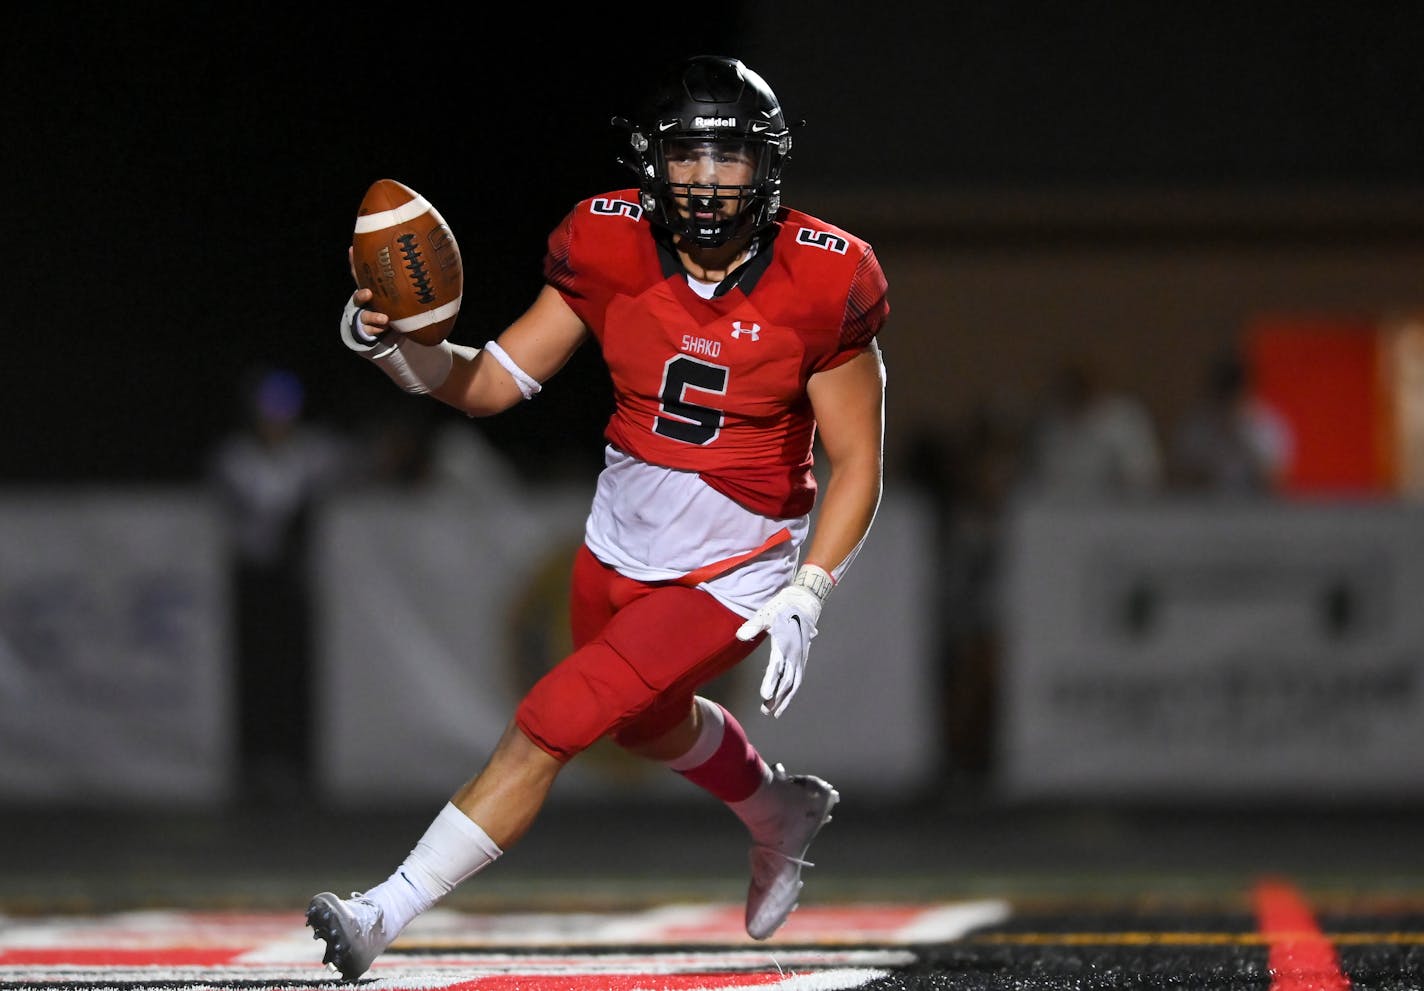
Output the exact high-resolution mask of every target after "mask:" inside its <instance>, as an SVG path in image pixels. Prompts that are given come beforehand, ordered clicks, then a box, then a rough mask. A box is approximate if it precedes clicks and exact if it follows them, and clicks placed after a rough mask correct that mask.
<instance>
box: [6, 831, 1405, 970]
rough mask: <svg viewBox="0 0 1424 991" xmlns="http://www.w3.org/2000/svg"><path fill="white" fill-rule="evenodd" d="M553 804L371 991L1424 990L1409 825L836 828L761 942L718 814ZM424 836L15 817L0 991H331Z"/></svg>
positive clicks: (736, 835)
mask: <svg viewBox="0 0 1424 991" xmlns="http://www.w3.org/2000/svg"><path fill="white" fill-rule="evenodd" d="M711 811H712V813H713V814H708V812H709V810H707V809H700V810H668V809H661V810H651V809H621V808H620V809H602V810H597V809H577V810H574V809H559V808H557V807H553V808H550V809H549V810H548V811H547V812H546V814H545V816H544V817H543V818H542V819H541V821H540V822H539V823H536V826H535V829H534V830H533V831H532V832H531V833H530V835H529V836H528V837H526V839H525V841H524V842H523V843H522V844H520V845H519V846H517V847H515V849H514V850H512V851H510V852H509V853H508V854H507V855H506V857H505V858H504V859H502V860H501V861H500V862H498V863H497V864H496V865H494V866H493V867H492V868H490V869H489V870H488V871H486V872H485V873H484V874H481V875H479V876H478V877H476V878H473V879H471V880H470V881H468V882H466V884H465V885H464V886H462V887H461V888H460V889H458V890H457V891H456V892H455V893H454V894H452V895H451V896H450V897H449V898H448V899H447V900H446V901H445V902H443V903H442V904H441V905H440V906H439V907H438V908H437V909H436V910H434V911H432V912H431V913H429V914H427V915H426V916H424V917H422V918H420V919H419V920H417V921H416V923H414V924H413V925H412V926H411V927H410V928H409V929H407V930H406V932H405V933H403V934H402V936H401V938H400V939H399V940H397V942H396V943H395V944H394V945H393V946H392V947H391V948H390V949H389V950H388V951H387V952H386V954H384V955H383V956H382V957H381V958H379V959H378V960H377V962H376V964H375V965H374V966H373V967H372V969H371V971H370V972H369V973H368V974H367V975H366V977H365V978H363V981H362V984H363V986H370V987H371V988H373V989H392V991H403V989H417V988H431V989H435V988H459V989H468V991H515V989H529V991H551V989H608V991H654V989H668V991H672V989H679V991H682V989H688V991H691V989H698V988H751V987H757V988H761V987H783V988H796V989H826V991H830V989H838V988H866V989H875V991H888V989H918V988H936V989H938V988H943V989H949V988H965V989H1039V988H1043V989H1050V988H1055V989H1056V988H1063V989H1072V988H1082V989H1094V988H1143V989H1147V988H1172V989H1196V988H1221V989H1245V988H1259V989H1270V991H1307V989H1327V991H1334V989H1344V988H1358V989H1405V988H1424V870H1422V869H1421V867H1424V849H1421V843H1420V840H1421V835H1424V827H1421V825H1420V820H1421V816H1420V815H1419V814H1417V813H1416V812H1415V811H1414V810H1411V809H1397V810H1392V811H1386V812H1380V811H1373V812H1365V811H1358V810H1357V811H1338V810H1333V811H1327V810H1320V809H1306V808H1300V809H1275V810H1271V811H1268V812H1263V811H1260V810H1221V809H1215V810H1195V811H1191V810H1181V809H1177V810H1157V811H1123V810H1115V811H1105V810H1101V809H1097V810H1093V809H1061V808H1060V809H1052V810H1014V811H1007V810H1002V809H994V808H977V809H975V808H967V807H966V808H958V809H952V808H949V809H946V808H897V809H865V808H861V809H857V808H856V807H855V806H850V807H849V809H848V810H842V811H840V812H838V815H837V817H836V821H835V822H833V823H832V824H831V825H830V826H829V827H828V828H827V830H826V831H825V833H824V834H823V835H822V837H821V838H820V839H819V840H818V842H817V845H816V846H815V847H814V848H813V850H812V860H814V861H815V863H816V866H815V867H814V868H812V869H811V870H809V871H808V873H807V887H806V890H805V892H804V895H803V899H802V905H801V907H800V908H799V909H798V910H797V911H796V912H795V913H793V915H792V916H791V918H790V920H789V921H788V922H787V924H786V926H785V927H784V928H783V929H782V930H781V931H780V932H779V933H777V934H776V936H774V937H773V938H772V939H770V940H768V941H765V942H756V941H753V940H750V939H748V938H747V937H746V935H745V934H744V932H743V931H742V929H741V904H740V899H741V893H742V888H743V886H744V884H745V876H744V874H743V872H742V864H743V863H744V861H745V855H746V851H745V848H744V846H743V842H742V838H741V835H740V832H739V827H738V826H737V825H736V823H735V822H734V821H732V820H730V819H728V818H726V817H725V814H719V813H720V810H715V809H714V810H711ZM427 818H428V817H426V816H423V815H420V814H415V815H412V814H408V813H407V814H400V815H395V814H391V815H385V816H370V815H367V816H356V815H354V814H353V813H349V812H348V813H345V814H340V815H338V814H335V813H331V812H318V811H315V810H306V811H287V812H270V811H269V812H254V811H251V810H236V811H234V812H232V813H229V814H213V813H210V812H209V813H181V812H180V813H168V814H162V815H155V814H152V813H141V812H135V813H130V814H122V813H120V814H114V813H108V814H103V815H100V814H85V813H83V812H79V811H73V812H66V813H58V812H52V811H50V812H43V813H37V812H20V813H16V812H15V811H14V810H10V812H9V813H8V814H6V815H5V816H4V824H3V826H0V836H3V838H4V848H3V853H2V854H0V911H2V912H3V916H0V989H20V988H26V989H28V988H36V989H40V988H43V989H56V991H57V989H64V988H82V989H93V991H98V989H109V988H116V989H125V991H140V989H146V988H164V989H188V988H191V989H205V988H215V989H234V991H238V989H241V991H260V989H265V988H302V987H337V986H339V983H340V982H339V980H338V978H337V977H336V975H334V974H332V973H331V972H330V971H328V970H326V969H325V968H324V967H323V966H322V965H321V963H320V960H321V955H322V946H321V944H320V943H317V942H314V941H313V940H312V938H311V933H310V931H309V930H307V929H306V928H305V926H304V924H303V912H304V910H305V907H306V901H307V899H308V898H309V897H310V895H311V894H313V893H315V892H316V891H318V890H327V889H329V890H334V891H337V892H338V893H340V894H343V895H344V894H346V893H348V892H349V891H350V890H355V889H357V888H362V887H367V886H369V885H370V884H372V883H374V882H375V881H378V880H381V879H383V878H384V877H385V875H386V874H387V873H389V871H390V870H391V868H393V867H394V866H395V864H396V863H398V862H399V860H400V859H401V858H402V857H403V856H404V854H405V852H406V850H408V848H409V847H410V845H411V844H412V843H413V842H414V840H415V839H416V838H418V836H419V833H420V831H421V830H422V829H423V826H424V824H425V820H426V819H427Z"/></svg>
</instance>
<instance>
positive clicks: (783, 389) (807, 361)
mask: <svg viewBox="0 0 1424 991" xmlns="http://www.w3.org/2000/svg"><path fill="white" fill-rule="evenodd" d="M544 277H545V279H546V281H547V282H548V283H549V284H550V285H552V286H554V288H556V289H558V290H559V292H560V293H561V294H562V295H563V298H564V300H565V301H566V302H567V303H568V304H569V306H570V307H572V308H573V310H574V312H576V313H577V314H578V315H579V317H580V318H581V319H582V320H583V322H584V323H585V324H586V325H587V326H588V327H589V329H590V330H591V331H592V333H593V335H594V337H595V338H596V339H597V340H598V343H599V346H600V347H601V348H602V351H603V359H604V362H605V363H606V364H607V366H608V369H609V372H610V373H611V375H612V379H613V394H614V401H615V406H614V412H613V416H612V417H611V418H610V419H609V422H608V426H607V428H606V430H605V432H604V436H605V437H606V438H607V439H608V441H609V443H611V444H613V445H614V446H615V447H618V448H619V449H621V450H623V451H626V452H628V453H629V454H632V455H634V456H635V457H637V458H639V459H641V460H643V461H646V462H649V463H650V464H655V465H662V466H664V467H667V468H674V469H679V470H683V471H695V472H697V473H698V474H699V475H700V476H701V477H702V478H703V480H704V481H706V482H707V484H708V485H710V486H711V487H712V488H714V489H716V490H717V491H719V492H721V493H723V494H724V495H726V496H727V497H729V498H731V499H734V500H736V501H737V502H738V503H740V504H741V505H743V506H746V507H747V508H748V509H751V510H753V511H755V512H757V513H761V514H763V515H766V516H774V517H794V516H801V515H804V514H805V513H807V512H809V511H810V509H811V506H812V504H813V503H814V501H815V495H816V488H815V486H816V482H815V478H814V476H813V475H812V474H811V465H812V446H813V441H814V438H815V422H814V420H813V418H812V415H811V404H810V400H809V399H808V398H807V396H806V381H807V379H809V378H810V377H811V375H812V374H814V373H815V372H818V371H821V370H822V369H826V368H833V367H835V366H836V365H838V364H840V363H842V362H844V361H847V360H849V359H850V358H851V357H853V356H854V355H856V354H857V353H859V352H860V351H861V350H862V349H864V348H865V347H866V346H867V345H868V344H869V343H870V341H871V339H872V338H874V337H875V335H876V334H877V333H879V331H880V329H881V327H882V326H883V324H884V322H885V319H886V316H887V315H888V314H889V310H890V307H889V303H888V302H887V299H886V282H885V275H884V273H883V272H882V271H881V269H880V264H879V262H878V261H876V258H875V253H874V251H873V250H872V249H871V247H870V245H868V244H867V243H866V242H864V241H862V240H860V239H859V238H856V237H854V236H852V235H850V234H848V233H846V232H845V231H843V230H841V229H839V228H837V227H833V226H831V225H830V224H827V223H824V222H823V221H820V220H817V219H816V218H815V217H811V216H809V215H807V214H804V213H800V212H799V211H796V210H791V209H786V208H783V209H782V210H781V212H780V213H779V214H778V215H777V222H776V229H775V235H774V237H770V238H768V239H767V240H765V241H763V242H762V243H761V245H760V248H759V250H758V252H757V254H756V255H754V256H753V258H752V259H751V260H750V261H748V262H747V263H745V264H744V265H743V266H742V268H741V269H739V270H738V271H737V272H735V273H733V275H732V277H731V278H730V279H729V280H728V282H729V283H734V284H733V285H731V287H730V288H728V287H727V285H726V284H724V285H723V286H722V287H719V291H718V294H717V295H715V296H714V297H713V298H712V299H703V298H702V297H701V296H699V295H698V294H697V293H696V292H694V291H693V290H692V288H691V287H690V286H688V284H687V278H686V275H685V274H684V273H683V271H682V269H681V267H680V266H679V265H678V263H677V262H676V259H675V257H674V256H673V255H672V253H671V251H670V249H669V248H668V247H667V246H665V245H663V244H661V243H660V241H659V239H658V238H655V237H654V236H653V228H652V225H651V224H650V223H649V222H648V221H647V219H645V218H644V216H643V210H642V208H641V207H640V206H639V205H638V192H637V190H635V189H626V190H621V191H617V192H611V193H606V194H604V195H602V196H594V197H590V198H589V199H586V200H584V201H583V202H581V203H579V204H578V205H577V206H575V207H574V209H573V210H572V211H570V212H569V214H568V215H567V216H566V217H565V218H564V219H563V221H562V222H561V223H560V224H559V226H558V227H556V228H555V229H554V231H553V232H552V233H551V234H550V235H549V242H548V253H547V254H546V256H545V261H544Z"/></svg>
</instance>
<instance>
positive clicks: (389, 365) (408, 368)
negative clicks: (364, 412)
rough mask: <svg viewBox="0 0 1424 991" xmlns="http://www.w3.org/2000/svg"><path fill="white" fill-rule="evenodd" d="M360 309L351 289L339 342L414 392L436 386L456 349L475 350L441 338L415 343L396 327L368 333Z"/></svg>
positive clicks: (472, 352) (471, 352)
mask: <svg viewBox="0 0 1424 991" xmlns="http://www.w3.org/2000/svg"><path fill="white" fill-rule="evenodd" d="M361 310H362V307H359V306H357V305H356V302H355V294H354V293H353V294H352V297H351V298H350V299H348V300H347V301H346V308H345V309H344V310H343V311H342V313H341V340H342V342H343V343H344V344H345V345H346V346H347V347H348V348H350V349H351V350H352V351H355V352H356V353H357V354H359V355H361V356H362V357H363V358H365V359H366V360H368V361H370V362H373V363H374V364H375V365H376V367H377V368H379V369H380V370H381V371H383V372H385V373H386V375H388V376H389V377H390V379H391V381H393V382H395V384H396V385H398V386H400V387H401V388H402V389H404V390H405V391H406V392H409V393H412V394H414V395H424V394H426V393H428V392H432V391H434V390H436V389H438V388H440V386H441V385H443V384H444V382H445V379H446V378H448V377H449V375H450V368H451V366H452V365H453V364H454V358H455V355H456V354H457V353H458V354H462V355H466V356H473V355H475V354H476V353H478V352H477V351H476V349H474V348H466V347H461V346H460V345H456V344H451V343H450V342H449V341H441V342H440V343H439V344H437V345H435V346H433V347H431V346H427V345H424V344H417V343H416V342H415V341H412V340H411V339H410V338H408V337H405V336H403V335H402V334H400V333H399V332H398V331H387V332H386V333H385V334H382V335H381V336H380V337H372V336H371V335H369V334H367V333H366V331H365V328H364V326H363V325H362V324H361Z"/></svg>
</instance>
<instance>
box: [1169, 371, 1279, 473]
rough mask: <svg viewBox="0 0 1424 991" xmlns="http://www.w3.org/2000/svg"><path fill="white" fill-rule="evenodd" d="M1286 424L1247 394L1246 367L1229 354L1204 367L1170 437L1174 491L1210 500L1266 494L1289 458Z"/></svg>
mask: <svg viewBox="0 0 1424 991" xmlns="http://www.w3.org/2000/svg"><path fill="white" fill-rule="evenodd" d="M1294 446H1295V444H1294V437H1293V435H1292V432H1291V429H1290V424H1289V423H1288V422H1287V421H1286V419H1285V418H1284V417H1283V416H1281V415H1280V413H1278V412H1277V411H1276V410H1274V409H1272V408H1271V407H1270V406H1269V405H1268V404H1267V403H1266V402H1264V401H1263V400H1262V399H1260V397H1258V396H1256V395H1255V394H1254V392H1253V390H1252V385H1251V377H1250V370H1249V369H1248V367H1247V365H1246V362H1245V361H1244V360H1243V359H1242V357H1241V356H1240V355H1239V354H1238V353H1237V352H1236V351H1235V350H1231V351H1228V352H1226V353H1224V354H1221V355H1218V356H1217V357H1215V358H1214V359H1212V361H1211V362H1210V364H1209V365H1208V367H1207V370H1206V375H1205V376H1204V380H1203V383H1202V392H1201V396H1200V397H1199V399H1198V400H1197V402H1196V403H1195V404H1194V405H1193V406H1192V407H1191V408H1190V409H1188V410H1187V412H1186V413H1185V414H1184V415H1183V417H1182V419H1181V420H1180V421H1179V422H1178V424H1177V427H1176V430H1175V431H1174V432H1173V434H1172V443H1171V448H1170V451H1169V461H1168V472H1169V474H1168V478H1169V481H1170V483H1171V485H1172V487H1173V488H1174V489H1178V490H1181V491H1186V492H1200V493H1210V494H1214V495H1244V496H1252V495H1270V494H1273V493H1275V492H1276V491H1278V490H1279V487H1280V484H1281V481H1282V479H1283V478H1284V477H1285V473H1286V471H1287V469H1289V467H1290V462H1291V457H1292V455H1293V453H1294Z"/></svg>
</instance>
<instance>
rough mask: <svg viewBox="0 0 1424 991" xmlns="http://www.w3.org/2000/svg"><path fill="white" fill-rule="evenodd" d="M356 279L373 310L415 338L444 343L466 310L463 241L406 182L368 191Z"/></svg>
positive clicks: (360, 218)
mask: <svg viewBox="0 0 1424 991" xmlns="http://www.w3.org/2000/svg"><path fill="white" fill-rule="evenodd" d="M351 264H352V269H353V271H354V274H355V276H356V284H357V285H358V286H359V287H361V288H362V289H369V290H371V292H372V293H373V294H374V296H373V298H372V299H371V302H370V303H369V304H368V305H369V306H370V307H371V309H373V310H377V311H379V312H381V313H384V314H386V315H387V316H389V317H390V318H391V323H390V326H391V327H392V328H393V329H395V330H397V331H399V332H400V333H402V334H406V335H408V336H409V337H410V338H411V339H412V340H414V341H416V342H418V343H420V344H427V345H435V344H439V343H440V342H441V341H443V340H445V339H446V338H447V337H449V336H450V331H451V330H452V329H454V326H455V317H456V316H457V315H458V314H459V312H460V297H461V295H462V294H463V292H464V283H465V271H464V263H463V262H462V261H461V259H460V246H459V245H458V244H457V243H456V242H455V235H454V233H453V232H451V230H450V226H449V225H448V224H446V223H445V220H444V218H443V217H441V216H440V212H439V211H438V210H436V209H435V207H434V206H432V205H431V203H430V201H429V200H427V199H426V198H425V197H424V196H421V195H420V194H419V193H417V192H416V191H415V190H413V189H411V188H410V187H409V186H407V185H405V184H404V183H400V182H397V181H396V180H394V179H378V180H376V181H375V182H373V183H372V184H371V187H370V188H369V189H367V190H366V195H365V196H363V197H362V198H361V206H360V209H359V210H358V211H357V213H356V229H355V231H354V232H353V234H352V236H351Z"/></svg>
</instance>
